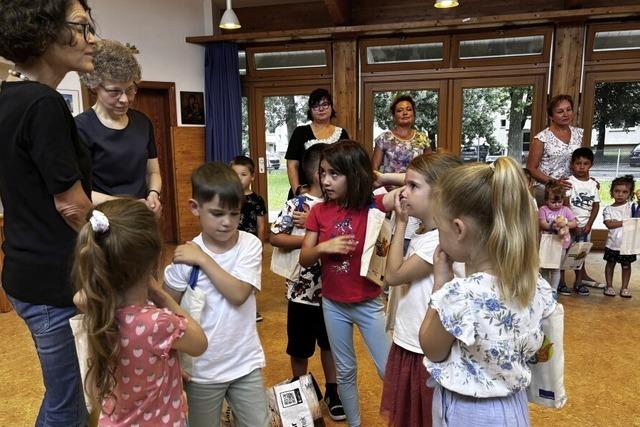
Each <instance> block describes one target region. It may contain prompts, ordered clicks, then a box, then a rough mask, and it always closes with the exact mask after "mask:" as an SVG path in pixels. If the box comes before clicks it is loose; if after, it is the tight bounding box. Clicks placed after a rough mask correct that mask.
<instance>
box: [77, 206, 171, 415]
mask: <svg viewBox="0 0 640 427" xmlns="http://www.w3.org/2000/svg"><path fill="white" fill-rule="evenodd" d="M87 221H88V222H87V223H86V224H85V225H84V226H83V227H82V229H81V230H80V233H79V235H78V240H77V244H76V249H75V258H74V264H73V269H72V273H71V275H72V279H73V282H74V284H75V287H76V290H77V291H81V293H82V295H83V298H82V299H83V300H84V301H83V304H84V306H85V307H84V312H85V315H84V326H85V328H86V330H87V335H88V341H89V360H88V365H89V370H88V373H87V377H86V379H85V384H84V386H85V389H86V390H87V394H88V396H89V398H90V399H91V401H92V403H94V405H95V406H96V407H100V406H101V405H102V401H103V400H104V399H106V398H113V399H115V396H114V395H113V389H114V388H115V386H116V377H115V371H116V367H117V360H118V353H119V351H120V345H119V342H120V340H119V331H118V323H117V321H116V310H117V308H118V307H120V306H121V305H122V303H123V299H124V294H125V292H126V291H127V290H128V289H130V288H131V287H133V286H135V285H139V284H140V283H142V282H143V281H144V280H147V279H148V276H149V275H150V274H151V273H152V271H153V269H154V268H155V267H156V266H157V262H158V258H159V256H160V252H161V250H162V240H161V237H160V231H159V229H158V224H157V222H156V219H155V217H154V215H153V213H152V212H151V211H150V210H149V209H147V207H146V205H145V204H144V203H141V202H140V201H137V200H133V199H116V200H112V201H108V202H105V203H102V204H100V205H98V206H96V208H95V209H94V210H93V211H92V212H90V214H89V217H88V218H87Z"/></svg>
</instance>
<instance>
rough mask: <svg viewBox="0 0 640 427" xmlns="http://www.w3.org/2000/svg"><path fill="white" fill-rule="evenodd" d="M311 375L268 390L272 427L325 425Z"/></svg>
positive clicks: (285, 382)
mask: <svg viewBox="0 0 640 427" xmlns="http://www.w3.org/2000/svg"><path fill="white" fill-rule="evenodd" d="M313 383H314V380H313V379H312V377H311V374H306V375H303V376H301V377H300V378H298V379H297V380H293V381H291V380H288V381H284V382H282V383H280V384H276V385H274V386H273V387H271V388H269V389H268V390H267V401H268V404H269V417H270V424H271V427H299V426H309V427H312V426H314V425H324V423H323V421H322V411H321V408H320V402H319V401H318V396H317V394H316V389H315V387H314V385H313Z"/></svg>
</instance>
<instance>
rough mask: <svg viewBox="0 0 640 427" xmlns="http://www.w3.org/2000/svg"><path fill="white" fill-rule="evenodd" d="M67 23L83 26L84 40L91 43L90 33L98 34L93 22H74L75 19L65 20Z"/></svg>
mask: <svg viewBox="0 0 640 427" xmlns="http://www.w3.org/2000/svg"><path fill="white" fill-rule="evenodd" d="M65 24H67V25H76V26H77V27H82V35H83V36H84V41H86V42H87V43H89V34H91V35H92V36H95V35H96V29H95V28H94V27H93V24H89V23H87V24H83V23H82V22H73V21H65Z"/></svg>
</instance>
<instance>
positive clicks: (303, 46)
mask: <svg viewBox="0 0 640 427" xmlns="http://www.w3.org/2000/svg"><path fill="white" fill-rule="evenodd" d="M308 50H324V52H325V59H326V65H325V66H324V67H309V68H303V67H300V68H283V69H276V70H258V69H256V62H255V54H256V53H278V52H299V51H308ZM245 51H246V52H247V74H246V75H247V76H248V77H296V76H298V77H299V76H318V77H324V76H330V75H332V74H333V54H332V47H331V43H330V42H319V43H287V44H285V45H279V46H257V47H247V48H246V49H245Z"/></svg>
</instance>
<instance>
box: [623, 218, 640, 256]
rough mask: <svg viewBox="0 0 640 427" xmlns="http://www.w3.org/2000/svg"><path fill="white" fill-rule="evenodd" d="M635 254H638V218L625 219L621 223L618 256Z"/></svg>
mask: <svg viewBox="0 0 640 427" xmlns="http://www.w3.org/2000/svg"><path fill="white" fill-rule="evenodd" d="M637 254H640V218H627V219H625V220H623V221H622V243H621V244H620V255H637Z"/></svg>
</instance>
